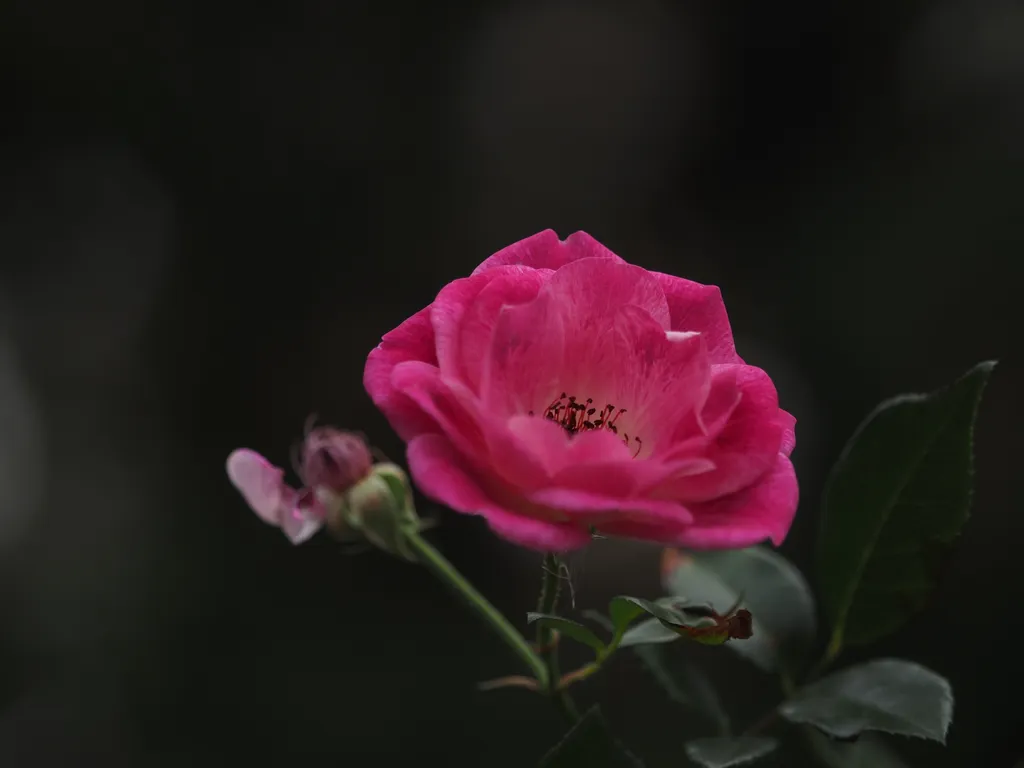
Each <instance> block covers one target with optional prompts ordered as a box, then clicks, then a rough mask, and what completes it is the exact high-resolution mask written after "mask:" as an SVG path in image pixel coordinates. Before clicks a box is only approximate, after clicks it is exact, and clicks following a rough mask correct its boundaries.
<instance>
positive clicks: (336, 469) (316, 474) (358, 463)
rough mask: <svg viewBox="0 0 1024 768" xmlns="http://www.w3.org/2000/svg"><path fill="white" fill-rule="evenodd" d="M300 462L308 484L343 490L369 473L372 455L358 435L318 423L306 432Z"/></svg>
mask: <svg viewBox="0 0 1024 768" xmlns="http://www.w3.org/2000/svg"><path fill="white" fill-rule="evenodd" d="M300 463H301V467H302V479H303V481H304V482H305V483H306V485H307V486H309V487H311V488H327V489H329V490H331V491H333V492H335V493H344V492H345V491H347V490H348V489H349V488H351V487H352V486H354V485H355V484H356V483H358V482H359V481H360V480H362V479H363V478H364V477H366V476H367V475H368V474H369V473H370V467H371V466H372V465H373V458H372V457H371V456H370V449H369V447H368V446H367V445H366V441H365V440H363V438H361V437H360V436H359V435H355V434H353V433H351V432H342V431H341V430H338V429H334V428H332V427H317V428H316V429H314V430H312V431H310V433H309V434H308V435H306V440H305V442H304V443H303V444H302V455H301V458H300Z"/></svg>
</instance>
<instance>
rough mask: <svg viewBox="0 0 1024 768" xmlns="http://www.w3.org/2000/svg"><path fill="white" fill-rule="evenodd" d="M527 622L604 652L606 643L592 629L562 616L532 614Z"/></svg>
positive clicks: (527, 615) (528, 615) (527, 618)
mask: <svg viewBox="0 0 1024 768" xmlns="http://www.w3.org/2000/svg"><path fill="white" fill-rule="evenodd" d="M526 621H527V622H528V623H529V624H533V623H538V624H540V625H541V626H543V627H548V628H549V629H553V630H555V631H556V632H559V633H560V634H563V635H565V636H566V637H571V638H572V639H573V640H578V641H579V642H581V643H585V644H586V645H589V646H590V647H591V648H593V649H594V650H595V651H598V652H601V651H603V650H604V641H603V640H601V638H599V637H598V636H597V635H595V634H594V631H593V630H592V629H590V628H589V627H585V626H583V625H582V624H580V623H579V622H578V621H573V620H572V619H566V618H563V617H562V616H552V615H550V614H546V613H532V612H531V613H528V614H526Z"/></svg>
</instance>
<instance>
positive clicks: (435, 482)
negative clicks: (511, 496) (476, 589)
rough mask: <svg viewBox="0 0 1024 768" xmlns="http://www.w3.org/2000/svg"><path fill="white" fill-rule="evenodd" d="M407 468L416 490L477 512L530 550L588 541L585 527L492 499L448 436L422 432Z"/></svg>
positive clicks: (554, 549) (561, 547)
mask: <svg viewBox="0 0 1024 768" xmlns="http://www.w3.org/2000/svg"><path fill="white" fill-rule="evenodd" d="M407 456H408V460H409V471H410V473H411V475H412V477H413V480H415V482H416V485H417V486H418V487H419V489H420V490H421V491H422V492H423V493H424V494H426V495H427V496H429V497H430V498H432V499H434V500H435V501H438V502H440V503H442V504H445V505H447V506H449V507H451V508H452V509H454V510H456V511H457V512H464V513H466V514H471V515H479V516H481V517H483V518H484V519H486V520H487V522H488V524H489V525H490V526H491V529H492V530H494V532H495V533H497V534H498V535H499V536H501V537H503V538H505V539H508V540H509V541H512V542H515V543H517V544H520V545H522V546H525V547H530V548H531V549H537V550H541V551H545V552H563V551H567V550H571V549H579V548H581V547H585V546H586V545H587V544H589V543H590V539H591V536H590V532H589V530H588V529H587V528H585V527H583V526H579V525H575V524H572V523H558V522H553V521H548V520H541V519H537V518H533V517H528V516H526V515H524V514H521V513H519V512H515V511H512V510H510V509H507V508H505V507H504V506H502V505H500V504H498V503H497V502H496V501H495V500H493V499H491V498H490V497H489V496H488V495H487V494H486V493H485V492H484V491H483V490H482V489H481V488H480V486H479V485H478V484H477V482H476V481H475V480H474V479H472V478H471V477H470V476H469V474H467V473H466V472H465V471H464V470H463V469H462V458H461V457H460V456H459V454H458V452H456V451H455V449H454V448H453V447H452V445H451V443H450V442H449V441H448V440H447V438H445V437H443V436H441V435H422V436H420V437H417V438H415V439H413V440H412V441H411V442H410V443H409V448H408V454H407Z"/></svg>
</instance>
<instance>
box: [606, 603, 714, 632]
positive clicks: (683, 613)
mask: <svg viewBox="0 0 1024 768" xmlns="http://www.w3.org/2000/svg"><path fill="white" fill-rule="evenodd" d="M615 599H616V600H622V601H626V602H629V603H631V604H633V605H634V606H636V607H638V608H640V609H641V610H642V611H644V612H645V613H649V614H650V615H651V616H653V617H654V618H656V619H657V620H658V621H660V622H661V623H662V624H664V625H666V626H670V627H692V628H698V627H708V626H714V624H715V621H714V620H713V619H711V618H709V617H708V614H709V613H710V612H711V611H712V610H713V608H712V606H711V604H710V603H697V602H693V601H690V600H686V599H683V598H662V599H661V600H645V599H643V598H642V597H626V596H620V597H617V598H615Z"/></svg>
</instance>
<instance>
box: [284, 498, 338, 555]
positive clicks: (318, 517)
mask: <svg viewBox="0 0 1024 768" xmlns="http://www.w3.org/2000/svg"><path fill="white" fill-rule="evenodd" d="M326 517H327V512H326V510H325V509H324V507H323V505H322V504H321V503H320V502H319V501H318V500H317V499H316V498H315V496H313V494H312V493H311V492H306V493H304V494H302V495H300V496H299V497H298V498H297V499H296V500H295V503H294V504H292V505H291V507H290V508H288V509H285V510H282V514H281V531H282V532H283V533H284V535H285V536H287V537H288V540H289V541H291V543H292V544H301V543H302V542H304V541H306V540H307V539H308V538H310V537H311V536H312V535H313V534H314V533H316V532H317V531H319V530H320V528H321V527H322V526H323V524H324V520H325V518H326Z"/></svg>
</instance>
